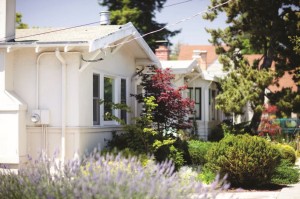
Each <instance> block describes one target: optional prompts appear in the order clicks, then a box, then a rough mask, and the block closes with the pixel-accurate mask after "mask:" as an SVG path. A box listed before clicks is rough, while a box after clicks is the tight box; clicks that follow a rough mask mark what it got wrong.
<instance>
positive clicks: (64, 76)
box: [55, 49, 67, 161]
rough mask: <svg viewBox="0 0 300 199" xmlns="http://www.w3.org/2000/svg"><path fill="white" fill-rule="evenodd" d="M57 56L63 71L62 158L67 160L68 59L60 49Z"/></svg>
mask: <svg viewBox="0 0 300 199" xmlns="http://www.w3.org/2000/svg"><path fill="white" fill-rule="evenodd" d="M55 56H56V58H57V59H58V60H59V61H60V63H61V67H62V72H61V82H62V85H61V159H62V161H64V160H65V156H66V82H67V81H66V70H67V63H66V60H65V59H64V58H63V57H62V56H61V54H60V52H59V50H58V49H56V51H55Z"/></svg>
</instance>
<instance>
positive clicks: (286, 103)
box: [267, 84, 300, 117]
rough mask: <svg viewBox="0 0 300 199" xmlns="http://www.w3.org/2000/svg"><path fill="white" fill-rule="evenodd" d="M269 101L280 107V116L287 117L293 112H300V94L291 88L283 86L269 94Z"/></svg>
mask: <svg viewBox="0 0 300 199" xmlns="http://www.w3.org/2000/svg"><path fill="white" fill-rule="evenodd" d="M299 85H300V84H299ZM267 96H268V98H269V102H270V103H271V104H274V105H276V106H277V107H278V110H280V112H279V113H278V116H279V117H286V116H289V115H291V113H292V112H293V113H300V95H299V93H297V92H293V91H292V89H291V88H283V89H281V90H280V91H276V92H274V93H272V92H271V93H268V94H267Z"/></svg>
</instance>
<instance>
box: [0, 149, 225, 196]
mask: <svg viewBox="0 0 300 199" xmlns="http://www.w3.org/2000/svg"><path fill="white" fill-rule="evenodd" d="M83 162H84V165H81V164H80V161H78V160H73V161H70V162H68V163H66V164H62V162H58V161H55V160H54V159H52V160H51V161H50V160H49V159H48V158H45V157H41V158H40V159H39V160H36V161H33V160H29V161H28V164H26V165H23V167H22V168H20V169H19V172H18V174H16V173H13V172H10V171H7V170H6V171H3V170H0V198H7V199H10V198H86V199H89V198H100V199H101V198H103V199H104V198H105V199H106V198H107V199H109V198H136V199H139V198H159V199H160V198H186V197H189V196H197V198H206V197H207V195H208V194H211V196H212V197H211V198H214V197H215V196H216V194H217V193H218V192H219V191H220V190H222V189H223V188H225V187H219V188H216V187H214V186H213V185H212V186H208V187H205V186H203V184H201V183H200V182H197V181H196V180H193V179H192V178H190V179H189V183H186V180H183V179H181V178H180V177H179V175H177V173H174V166H173V165H172V163H171V162H170V161H169V162H163V163H161V164H155V163H154V162H152V163H148V164H147V166H142V164H141V163H140V162H139V161H137V159H136V158H129V159H128V158H124V157H122V156H120V155H117V156H111V155H107V156H99V154H97V155H96V156H93V157H91V158H90V159H87V160H85V161H83Z"/></svg>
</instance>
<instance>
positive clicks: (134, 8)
mask: <svg viewBox="0 0 300 199" xmlns="http://www.w3.org/2000/svg"><path fill="white" fill-rule="evenodd" d="M98 2H99V4H100V5H101V6H107V7H108V9H109V11H110V20H111V23H112V24H117V25H123V24H125V23H128V22H132V23H133V25H134V26H135V27H136V28H137V29H138V31H139V32H140V33H141V34H142V35H143V34H145V33H148V32H152V31H155V30H159V29H161V28H163V27H164V26H166V24H164V23H157V22H156V21H155V11H160V10H161V9H162V8H163V5H164V3H165V2H166V0H147V1H140V0H98ZM179 32H180V31H179V30H176V31H170V30H168V29H163V30H162V31H160V32H157V33H155V34H150V35H147V36H146V37H145V40H146V41H147V43H148V45H149V46H150V47H151V48H152V49H153V50H154V49H155V48H157V44H156V41H158V40H167V41H169V38H170V37H172V36H175V35H176V34H178V33H179Z"/></svg>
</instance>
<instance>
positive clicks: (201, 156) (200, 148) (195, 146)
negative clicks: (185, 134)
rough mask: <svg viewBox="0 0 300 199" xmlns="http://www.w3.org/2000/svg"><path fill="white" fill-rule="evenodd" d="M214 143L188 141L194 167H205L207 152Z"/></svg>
mask: <svg viewBox="0 0 300 199" xmlns="http://www.w3.org/2000/svg"><path fill="white" fill-rule="evenodd" d="M212 145H213V143H212V142H203V141H199V140H190V141H188V151H189V154H190V158H191V162H192V164H193V165H204V164H205V163H206V162H207V160H206V158H205V156H206V154H207V151H208V150H209V149H210V148H211V147H212Z"/></svg>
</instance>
